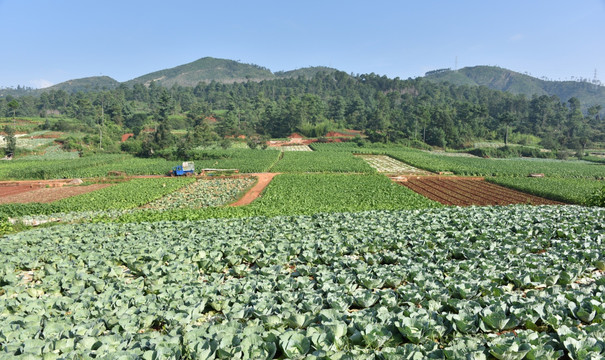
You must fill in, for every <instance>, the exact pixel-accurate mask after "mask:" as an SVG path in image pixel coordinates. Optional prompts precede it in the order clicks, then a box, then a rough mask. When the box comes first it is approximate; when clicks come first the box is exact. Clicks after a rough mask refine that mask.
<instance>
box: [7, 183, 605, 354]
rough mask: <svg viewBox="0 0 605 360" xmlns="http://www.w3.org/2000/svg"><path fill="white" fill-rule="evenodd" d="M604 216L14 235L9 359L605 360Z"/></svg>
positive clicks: (369, 217)
mask: <svg viewBox="0 0 605 360" xmlns="http://www.w3.org/2000/svg"><path fill="white" fill-rule="evenodd" d="M385 180H386V179H385ZM387 181H388V180H387ZM392 185H394V184H392ZM401 190H406V189H401ZM604 216H605V209H603V208H585V207H577V206H542V207H529V206H510V207H468V208H458V207H450V208H441V209H426V210H413V211H370V212H364V213H360V214H349V213H334V214H317V215H313V216H296V217H288V216H280V217H273V218H266V217H250V218H246V219H210V220H206V221H199V222H194V221H183V222H178V221H177V222H175V221H170V222H157V223H153V224H152V223H138V224H133V223H129V224H79V225H67V226H55V227H50V228H44V229H37V230H33V231H28V232H23V233H19V234H14V235H10V236H6V237H2V238H0V258H2V259H3V264H2V266H1V267H0V290H1V291H0V359H14V358H17V359H183V360H193V359H241V360H243V359H315V360H319V359H341V360H344V359H385V360H386V359H444V360H445V359H510V360H521V359H528V360H531V359H550V360H555V359H563V360H565V359H574V360H575V359H603V357H604V356H605V343H603V338H604V326H603V324H604V321H605V295H604V294H605V278H604V277H603V276H604V272H603V270H605V262H604V260H605V259H604V258H603V249H602V239H603V236H605V230H604V229H603V226H602V225H601V223H602V221H601V220H602V219H603V218H604ZM529 239H531V241H530V240H529Z"/></svg>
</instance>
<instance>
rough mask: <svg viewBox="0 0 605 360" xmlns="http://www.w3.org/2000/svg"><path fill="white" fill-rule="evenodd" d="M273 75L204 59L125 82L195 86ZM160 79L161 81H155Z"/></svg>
mask: <svg viewBox="0 0 605 360" xmlns="http://www.w3.org/2000/svg"><path fill="white" fill-rule="evenodd" d="M274 77H275V75H273V73H271V71H269V70H268V69H265V68H262V67H260V66H257V65H251V64H242V63H239V62H236V61H233V60H225V59H216V58H211V57H204V58H201V59H198V60H196V61H193V62H191V63H188V64H184V65H180V66H177V67H174V68H170V69H165V70H160V71H155V72H153V73H150V74H146V75H143V76H140V77H138V78H136V79H132V80H129V81H127V82H126V84H128V85H133V84H145V83H148V82H150V81H155V82H157V84H158V85H161V86H164V87H167V88H169V87H171V86H172V85H180V86H190V87H193V86H196V85H197V84H198V83H200V82H208V83H209V82H211V81H213V80H214V81H223V82H232V81H245V80H246V79H253V80H256V81H259V80H266V79H273V78H274ZM157 79H161V80H157Z"/></svg>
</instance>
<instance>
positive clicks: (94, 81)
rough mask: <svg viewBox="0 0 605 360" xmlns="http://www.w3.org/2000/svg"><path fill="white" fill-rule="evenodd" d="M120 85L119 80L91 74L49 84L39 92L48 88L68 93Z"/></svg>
mask: <svg viewBox="0 0 605 360" xmlns="http://www.w3.org/2000/svg"><path fill="white" fill-rule="evenodd" d="M118 86H120V82H119V81H117V80H114V79H112V78H110V77H109V76H92V77H87V78H81V79H74V80H68V81H64V82H62V83H59V84H56V85H53V86H49V87H47V88H44V89H39V90H38V91H39V92H43V91H49V90H64V91H66V92H68V93H75V92H78V91H82V92H88V91H99V90H112V89H115V88H117V87H118Z"/></svg>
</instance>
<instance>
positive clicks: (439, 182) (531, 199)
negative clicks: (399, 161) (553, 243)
mask: <svg viewBox="0 0 605 360" xmlns="http://www.w3.org/2000/svg"><path fill="white" fill-rule="evenodd" d="M398 182H399V183H400V184H402V185H405V186H407V187H408V188H410V189H412V190H414V191H416V192H417V193H419V194H422V195H424V196H426V197H428V198H429V199H431V200H435V201H438V202H440V203H442V204H445V205H457V206H470V205H479V206H486V205H510V204H532V205H560V204H562V203H561V202H558V201H553V200H548V199H544V198H541V197H538V196H534V195H530V194H526V193H522V192H519V191H515V190H512V189H508V188H505V187H502V186H498V185H495V184H491V183H488V182H486V181H484V180H483V179H480V178H444V177H432V176H428V177H426V176H425V177H416V178H413V179H407V181H398Z"/></svg>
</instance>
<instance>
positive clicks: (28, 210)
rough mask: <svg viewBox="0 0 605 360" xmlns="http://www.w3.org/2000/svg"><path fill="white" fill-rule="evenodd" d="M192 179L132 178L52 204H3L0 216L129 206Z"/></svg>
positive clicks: (150, 198) (139, 203) (116, 208)
mask: <svg viewBox="0 0 605 360" xmlns="http://www.w3.org/2000/svg"><path fill="white" fill-rule="evenodd" d="M194 181H195V179H194V178H188V177H183V178H160V179H157V178H156V179H133V180H128V181H125V182H122V183H118V184H116V185H112V186H109V187H106V188H103V189H100V190H97V191H93V192H89V193H86V194H81V195H76V196H72V197H69V198H65V199H62V200H58V201H55V202H52V203H27V204H3V205H0V216H2V215H6V216H10V217H17V216H23V215H33V214H44V215H49V214H56V213H66V212H75V211H91V210H123V209H131V208H135V207H139V206H142V205H145V204H147V203H149V202H151V201H152V200H155V199H158V198H160V197H162V196H164V195H166V194H169V193H171V192H173V191H175V190H177V189H180V188H182V187H184V186H185V185H187V184H190V183H192V182H194Z"/></svg>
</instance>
